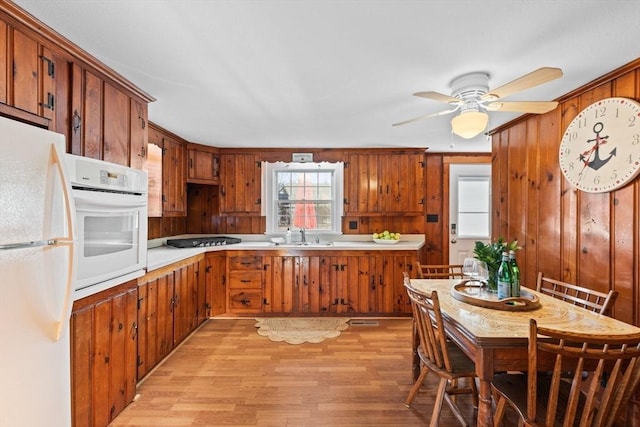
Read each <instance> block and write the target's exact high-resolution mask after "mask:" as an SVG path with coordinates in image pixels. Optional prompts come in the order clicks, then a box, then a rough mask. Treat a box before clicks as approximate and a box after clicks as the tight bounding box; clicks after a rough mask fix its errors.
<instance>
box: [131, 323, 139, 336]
mask: <svg viewBox="0 0 640 427" xmlns="http://www.w3.org/2000/svg"><path fill="white" fill-rule="evenodd" d="M137 336H138V324H137V323H136V322H133V323H132V324H131V339H132V340H135V339H136V337H137Z"/></svg>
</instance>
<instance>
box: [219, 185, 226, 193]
mask: <svg viewBox="0 0 640 427" xmlns="http://www.w3.org/2000/svg"><path fill="white" fill-rule="evenodd" d="M220 194H221V195H222V196H226V195H227V192H226V191H225V189H224V185H221V186H220Z"/></svg>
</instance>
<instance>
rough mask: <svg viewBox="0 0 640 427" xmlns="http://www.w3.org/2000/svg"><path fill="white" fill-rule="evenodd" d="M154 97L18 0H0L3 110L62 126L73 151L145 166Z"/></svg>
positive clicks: (0, 111) (57, 128) (0, 109)
mask: <svg viewBox="0 0 640 427" xmlns="http://www.w3.org/2000/svg"><path fill="white" fill-rule="evenodd" d="M152 101H154V99H153V98H152V97H151V96H149V95H148V94H146V93H144V92H143V91H141V90H140V89H139V88H137V87H136V86H135V85H133V84H132V83H131V82H129V81H128V80H126V79H125V78H123V77H122V76H120V75H119V74H117V73H115V72H114V71H113V70H112V69H110V68H108V67H107V66H105V65H104V64H102V63H101V62H100V61H98V60H96V59H95V58H93V57H92V56H90V55H89V54H88V53H87V52H86V51H84V50H82V49H81V48H79V47H78V46H76V45H74V44H73V43H71V42H70V41H69V40H67V39H65V38H64V37H62V36H60V35H59V34H57V33H56V32H55V31H53V30H52V29H51V28H49V27H47V26H46V25H44V24H43V23H42V22H40V21H38V20H37V19H35V18H34V17H32V16H31V15H29V14H28V13H26V12H25V11H24V10H22V9H21V8H20V7H18V6H16V5H15V4H13V3H11V2H0V115H3V116H7V117H12V118H15V119H18V120H21V121H25V122H29V123H32V124H35V125H38V126H41V127H44V128H47V129H49V130H53V131H55V132H58V133H62V134H64V135H65V136H66V138H67V151H68V152H70V153H73V154H77V155H81V156H86V157H92V158H96V159H103V160H106V161H109V162H113V163H118V164H122V165H126V166H131V167H134V168H138V169H144V167H145V161H146V157H147V120H148V119H147V114H148V108H147V104H148V103H149V102H152Z"/></svg>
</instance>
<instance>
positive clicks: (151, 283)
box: [137, 255, 206, 380]
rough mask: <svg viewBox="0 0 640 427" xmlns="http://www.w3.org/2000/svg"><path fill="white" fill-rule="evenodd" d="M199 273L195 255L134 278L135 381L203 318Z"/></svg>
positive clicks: (200, 263) (198, 258)
mask: <svg viewBox="0 0 640 427" xmlns="http://www.w3.org/2000/svg"><path fill="white" fill-rule="evenodd" d="M203 270H204V255H197V256H195V257H191V258H187V259H185V260H183V261H180V262H177V263H174V264H171V265H169V266H166V267H162V268H159V269H157V270H154V271H151V272H149V273H147V274H146V275H145V276H144V277H142V278H140V279H138V318H139V327H138V328H139V332H138V357H137V376H138V380H140V379H142V378H143V377H144V376H145V375H146V374H147V373H149V371H150V370H151V369H152V368H153V367H154V366H156V365H157V364H158V363H159V362H160V361H161V360H162V359H164V358H165V357H166V356H167V355H168V354H169V353H171V351H172V350H173V349H174V348H175V346H176V345H178V344H179V343H180V342H182V340H184V339H185V338H186V337H187V336H188V335H189V334H190V333H191V332H192V331H193V330H194V329H195V328H197V327H198V326H199V325H200V324H201V323H202V322H203V321H204V320H205V319H206V317H205V315H204V313H203V311H204V309H203V306H204V304H205V298H204V292H205V284H204V277H203V276H204V275H203V273H202V271H203Z"/></svg>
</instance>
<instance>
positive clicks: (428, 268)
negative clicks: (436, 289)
mask: <svg viewBox="0 0 640 427" xmlns="http://www.w3.org/2000/svg"><path fill="white" fill-rule="evenodd" d="M416 266H417V267H418V278H419V279H458V278H460V279H462V278H463V277H464V275H463V274H462V265H461V264H420V262H416Z"/></svg>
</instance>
